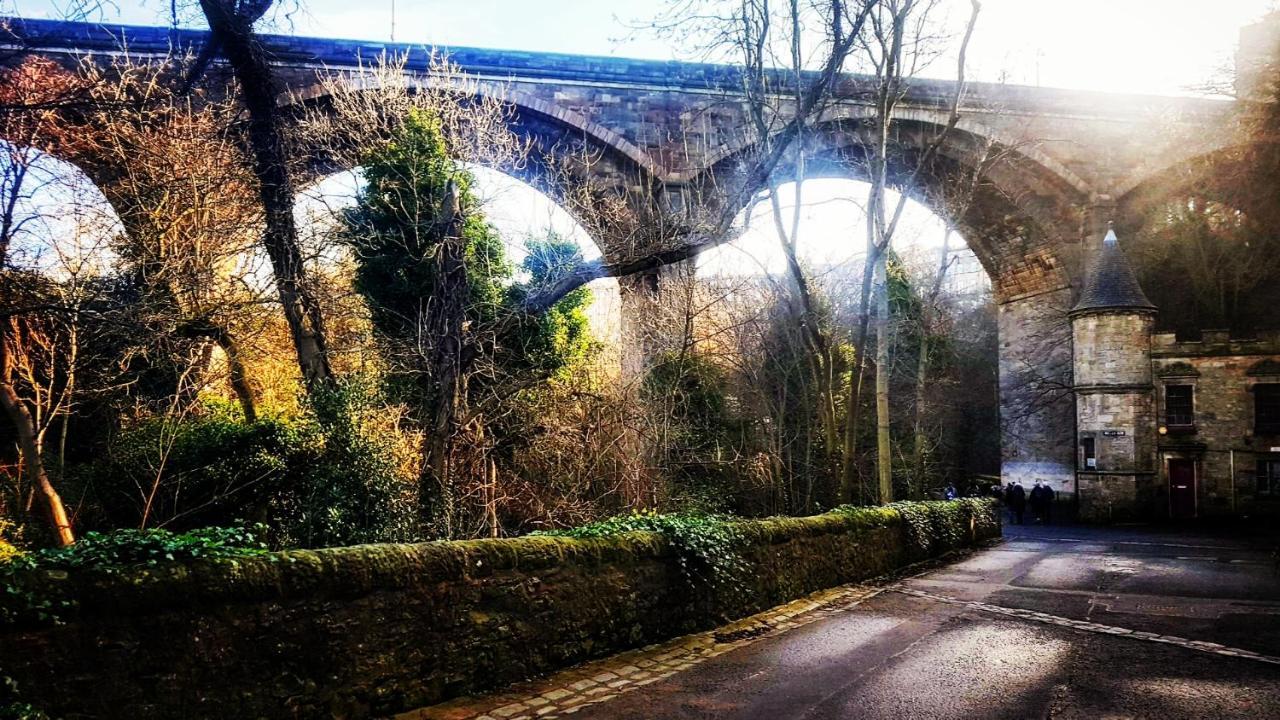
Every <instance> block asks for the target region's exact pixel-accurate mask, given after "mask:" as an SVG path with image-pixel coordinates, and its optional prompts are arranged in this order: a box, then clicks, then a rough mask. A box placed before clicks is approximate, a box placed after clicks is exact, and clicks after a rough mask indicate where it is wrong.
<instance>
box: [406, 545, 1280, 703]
mask: <svg viewBox="0 0 1280 720" xmlns="http://www.w3.org/2000/svg"><path fill="white" fill-rule="evenodd" d="M871 592H875V591H874V590H873V591H871ZM793 624H794V626H792V625H793ZM685 647H686V648H692V649H691V650H689V652H693V653H701V654H702V655H705V657H702V656H699V657H698V658H696V660H695V661H691V662H685V661H682V660H681V658H680V657H679V656H676V657H674V658H672V657H671V656H672V654H673V652H672V651H668V652H665V653H663V654H662V655H660V656H657V658H656V659H657V660H658V661H659V663H658V664H657V665H653V664H651V663H650V664H646V662H648V661H646V660H644V659H643V657H644V656H643V654H641V655H636V654H634V653H633V654H630V655H629V656H627V657H623V658H620V659H619V660H618V661H617V662H616V663H615V665H616V667H613V668H612V671H610V670H611V669H610V667H609V663H608V661H605V662H604V663H596V664H593V666H592V667H591V668H590V669H589V670H588V671H587V672H588V673H595V678H594V680H593V679H592V678H591V677H590V676H583V675H582V674H581V673H580V674H579V675H578V676H573V675H570V676H569V680H573V679H574V678H575V677H578V678H580V679H578V680H577V681H576V682H573V683H572V685H568V686H566V687H564V689H563V691H554V692H547V687H550V686H548V685H546V684H544V685H542V686H541V687H538V686H532V687H531V688H529V689H527V690H525V691H523V692H527V693H529V694H528V696H527V697H523V698H522V697H520V695H519V693H518V692H517V693H516V694H514V695H513V694H507V695H505V696H503V697H501V698H498V699H496V700H495V701H494V702H492V703H490V705H489V706H488V707H485V706H483V703H481V704H471V705H465V704H464V705H457V706H454V707H453V709H452V710H449V711H445V712H440V713H438V714H433V713H430V712H428V713H426V714H423V715H420V716H417V717H428V718H436V717H439V718H456V717H482V718H485V717H488V718H495V719H496V718H506V719H508V720H514V719H515V718H522V717H531V718H539V717H542V718H556V717H572V718H575V719H583V720H585V719H602V720H603V719H608V720H662V719H666V718H671V719H675V718H717V719H720V718H742V719H752V720H755V719H761V720H788V719H793V718H794V719H796V720H799V719H801V718H804V719H805V720H823V719H835V718H840V719H844V718H867V719H875V718H893V719H894V720H916V719H929V718H939V719H941V718H1019V719H1021V718H1080V719H1088V720H1104V719H1111V718H1159V720H1176V719H1179V718H1197V719H1198V718H1249V719H1250V720H1262V719H1264V718H1280V576H1278V575H1277V574H1276V568H1275V567H1274V560H1273V557H1272V553H1271V550H1270V549H1269V548H1266V547H1260V546H1257V545H1253V546H1251V545H1250V543H1248V542H1246V541H1243V540H1240V539H1231V538H1226V537H1220V536H1214V535H1210V534H1204V533H1176V532H1173V531H1169V530H1164V531H1151V530H1143V529H1105V528H1085V527H1025V526H1024V527H1011V528H1006V539H1005V541H1004V542H1002V543H1000V544H999V545H997V546H995V547H992V548H990V549H986V550H982V551H980V552H977V553H974V554H972V555H970V556H968V557H966V558H964V559H962V560H959V561H957V562H955V563H952V564H949V565H946V566H943V567H940V568H938V569H935V570H933V571H931V572H927V573H925V574H922V575H919V576H916V577H913V578H910V579H907V580H904V581H901V582H900V583H897V584H894V585H891V586H889V587H887V588H884V589H882V590H880V591H879V592H878V593H876V594H873V595H870V596H869V597H866V598H865V599H862V600H861V601H860V602H856V603H853V604H845V605H844V606H841V607H837V608H834V609H827V610H824V611H821V612H819V613H818V614H816V615H814V616H812V617H808V619H807V620H806V619H805V618H804V617H803V616H801V617H798V618H796V619H788V620H785V621H784V626H783V627H782V628H780V629H778V630H777V631H776V632H773V633H771V634H768V635H767V636H766V637H761V638H758V639H754V640H752V641H749V642H747V643H746V644H743V645H740V646H735V647H732V648H731V649H728V650H725V651H723V652H718V653H711V652H709V651H705V652H704V651H703V650H699V649H698V648H697V647H694V646H693V645H691V644H688V643H686V645H685ZM715 647H721V646H718V645H717V646H715ZM677 650H679V648H677ZM652 652H656V651H652ZM638 657H639V658H641V659H639V660H638V659H637V658H638ZM624 663H625V664H624ZM645 670H655V671H656V670H664V672H661V673H660V674H659V675H657V676H651V677H648V678H646V679H645V680H639V681H637V680H636V679H637V678H639V677H644V676H650V675H651V673H649V672H644V671H645ZM629 673H639V674H631V675H629ZM611 678H612V679H611ZM618 678H621V679H618ZM564 682H568V681H564ZM552 684H554V679H553V682H552ZM583 693H586V694H591V693H594V695H589V696H584V695H582V694H583ZM584 697H586V699H585V700H584V699H583V698H584ZM499 703H500V704H499Z"/></svg>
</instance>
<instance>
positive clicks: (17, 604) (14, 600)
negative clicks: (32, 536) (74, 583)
mask: <svg viewBox="0 0 1280 720" xmlns="http://www.w3.org/2000/svg"><path fill="white" fill-rule="evenodd" d="M265 533H266V527H265V526H263V525H255V526H251V527H245V526H234V527H208V528H200V529H197V530H192V531H190V532H185V533H173V532H169V531H168V530H116V531H114V532H110V533H97V532H88V533H85V534H84V536H83V537H81V538H80V539H79V540H77V541H76V542H75V544H73V545H69V546H67V547H59V548H45V549H41V550H37V551H35V552H31V553H27V554H25V555H21V556H19V557H16V558H14V559H12V560H10V561H9V562H7V563H3V564H0V623H12V622H17V621H22V620H37V621H45V622H49V621H52V622H57V621H58V617H59V614H60V613H61V612H63V611H64V610H65V609H66V603H65V602H64V601H62V600H58V599H56V598H51V597H49V596H47V595H45V594H42V593H40V592H39V591H37V590H33V589H31V588H30V587H28V586H27V585H26V584H24V582H23V579H24V576H26V575H29V574H30V573H31V572H33V571H38V570H57V571H66V570H72V569H91V570H94V571H98V572H106V573H115V572H119V571H120V570H123V569H126V568H134V567H154V566H156V565H160V564H162V563H166V562H178V561H183V560H200V559H210V558H220V557H246V556H252V555H261V554H263V553H265V552H266V551H267V549H266V545H265V544H264V543H263V540H262V538H263V537H264V536H265Z"/></svg>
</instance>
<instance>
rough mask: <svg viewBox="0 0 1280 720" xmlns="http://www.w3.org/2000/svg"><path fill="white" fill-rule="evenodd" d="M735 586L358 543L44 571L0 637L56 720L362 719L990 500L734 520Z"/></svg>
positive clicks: (724, 601)
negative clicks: (31, 612) (54, 608)
mask: <svg viewBox="0 0 1280 720" xmlns="http://www.w3.org/2000/svg"><path fill="white" fill-rule="evenodd" d="M740 530H741V535H742V537H743V543H742V545H743V546H742V548H741V552H742V555H743V557H744V559H745V560H746V561H747V565H748V568H749V573H748V578H747V579H746V580H744V581H743V582H742V583H740V585H741V586H740V587H738V588H736V589H735V591H734V592H732V593H724V592H711V591H710V590H709V589H706V588H698V587H695V586H691V585H690V583H689V581H688V580H686V578H685V576H684V574H683V573H682V572H681V570H680V568H679V563H678V562H677V557H676V552H675V549H674V548H673V547H672V546H671V545H670V544H669V543H668V542H667V541H666V540H665V539H664V538H663V537H662V536H660V535H656V534H651V533H630V534H626V535H619V536H616V537H610V538H601V539H569V538H551V537H526V538H517V539H511V540H477V541H468V542H437V543H423V544H416V545H367V546H359V547H349V548H335V549H330V550H317V551H292V552H285V553H276V554H272V555H268V556H264V557H254V558H249V559H239V560H216V561H204V562H200V563H189V564H175V565H172V566H168V567H162V568H158V569H148V570H145V571H135V572H130V573H127V574H115V575H105V574H103V575H98V574H94V573H77V574H72V575H68V574H65V573H64V574H46V575H43V576H40V577H35V578H32V583H33V585H34V586H36V587H38V588H39V590H40V591H41V592H43V593H48V594H52V595H54V596H57V597H58V598H60V599H62V600H65V601H68V602H69V603H71V607H70V609H69V610H68V611H66V612H65V613H64V614H63V615H64V620H63V623H62V624H60V625H54V626H38V625H28V626H9V627H6V628H0V674H3V675H9V676H11V677H13V678H14V679H16V680H17V681H18V683H19V686H20V689H21V690H22V691H23V695H24V697H28V698H30V699H34V700H36V701H37V702H38V704H39V705H41V707H42V709H44V710H45V711H46V712H48V713H50V714H51V715H52V716H54V717H63V716H74V717H78V718H129V719H130V720H143V719H144V718H241V717H243V718H259V717H260V718H331V717H336V718H357V717H367V716H379V715H385V714H390V713H394V712H396V711H401V710H405V709H410V708H414V707H420V706H424V705H428V704H432V703H435V702H439V701H441V700H445V699H447V698H450V697H454V696H458V695H462V694H467V693H474V692H479V691H483V690H486V689H490V688H494V687H497V686H500V685H504V684H507V683H511V682H515V681H519V680H523V679H526V678H529V677H532V676H535V675H539V674H543V673H547V672H550V671H553V670H556V669H559V668H563V667H566V666H569V665H572V664H574V663H578V662H581V661H584V660H587V659H590V658H593V657H598V656H602V655H606V654H608V653H612V652H616V651H619V650H622V649H625V648H631V647H636V646H639V645H644V644H647V643H652V642H655V641H658V640H662V639H666V638H670V637H674V636H677V635H681V634H684V633H688V632H692V631H695V630H699V629H704V628H707V627H712V626H714V625H716V624H717V623H720V622H722V621H724V620H725V619H728V618H732V617H738V616H742V615H745V614H748V613H750V612H753V611H756V610H760V609H764V608H767V607H771V606H773V605H775V604H778V603H781V602H785V601H787V600H791V599H794V598H796V597H799V596H801V595H804V594H806V593H809V592H813V591H815V590H819V589H822V588H826V587H831V586H834V585H839V584H842V583H848V582H852V581H856V580H860V579H865V578H868V577H872V576H875V575H879V574H883V573H885V572H888V571H891V570H893V569H895V568H899V567H902V566H904V565H907V564H910V563H912V562H915V561H919V560H922V559H925V558H927V557H930V556H935V555H938V554H941V553H943V552H946V551H949V550H952V549H955V548H959V547H963V546H967V545H972V544H974V543H976V542H979V541H982V540H985V539H988V538H992V537H996V536H998V535H999V534H1000V521H999V513H998V510H997V509H996V507H995V505H994V503H992V502H989V501H972V500H969V501H954V502H937V503H913V504H910V505H909V506H904V507H903V508H901V509H894V508H880V509H867V510H859V511H855V512H851V513H846V512H834V513H828V514H825V515H818V516H814V517H808V518H787V519H770V520H758V521H745V522H743V523H741V526H740Z"/></svg>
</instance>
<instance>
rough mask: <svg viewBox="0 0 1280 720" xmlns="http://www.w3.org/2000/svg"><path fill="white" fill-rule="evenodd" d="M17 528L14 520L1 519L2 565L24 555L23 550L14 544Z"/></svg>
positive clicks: (0, 549) (0, 550)
mask: <svg viewBox="0 0 1280 720" xmlns="http://www.w3.org/2000/svg"><path fill="white" fill-rule="evenodd" d="M16 531H17V526H16V525H15V524H14V522H13V521H12V520H9V519H7V518H4V517H0V565H3V564H4V563H7V562H9V561H10V560H13V559H15V558H17V557H18V556H20V555H22V550H21V549H19V548H18V546H17V545H16V544H15V543H14V542H13V538H14V533H15V532H16Z"/></svg>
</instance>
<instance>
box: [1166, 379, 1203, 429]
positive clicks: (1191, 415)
mask: <svg viewBox="0 0 1280 720" xmlns="http://www.w3.org/2000/svg"><path fill="white" fill-rule="evenodd" d="M1175 388H1176V389H1177V390H1179V391H1181V390H1182V389H1184V388H1185V389H1186V393H1187V397H1186V401H1187V405H1188V406H1189V407H1188V408H1187V409H1186V412H1185V413H1183V412H1179V415H1178V416H1177V417H1175V416H1174V414H1173V413H1172V411H1171V409H1170V402H1169V391H1170V390H1174V389H1175ZM1179 403H1181V399H1180V400H1179ZM1184 419H1185V420H1186V422H1175V420H1184ZM1164 425H1165V427H1166V428H1168V429H1169V430H1170V431H1176V430H1192V429H1195V426H1196V386H1195V385H1193V384H1191V383H1166V384H1165V386H1164Z"/></svg>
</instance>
